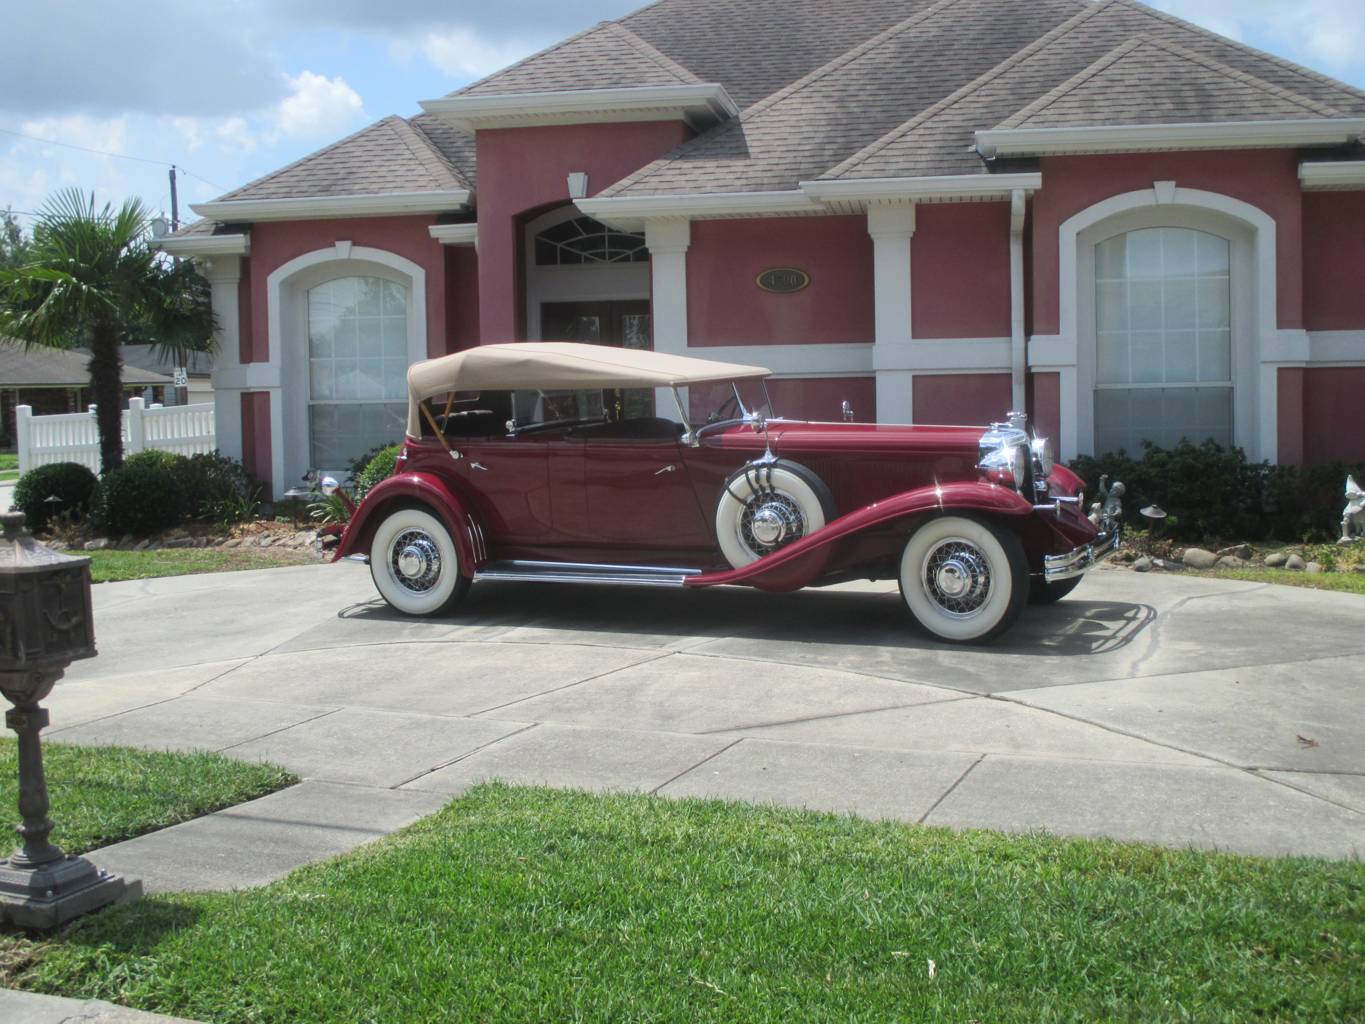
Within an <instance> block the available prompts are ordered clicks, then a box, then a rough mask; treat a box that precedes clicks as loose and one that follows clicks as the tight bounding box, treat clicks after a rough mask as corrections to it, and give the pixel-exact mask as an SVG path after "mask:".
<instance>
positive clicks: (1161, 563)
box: [1152, 558, 1186, 572]
mask: <svg viewBox="0 0 1365 1024" xmlns="http://www.w3.org/2000/svg"><path fill="white" fill-rule="evenodd" d="M1152 567H1153V568H1154V569H1160V570H1161V571H1162V572H1184V571H1185V568H1186V567H1185V566H1184V565H1182V564H1181V563H1179V562H1172V561H1171V560H1170V559H1168V558H1156V559H1153V560H1152Z"/></svg>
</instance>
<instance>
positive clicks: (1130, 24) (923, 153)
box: [824, 0, 1365, 178]
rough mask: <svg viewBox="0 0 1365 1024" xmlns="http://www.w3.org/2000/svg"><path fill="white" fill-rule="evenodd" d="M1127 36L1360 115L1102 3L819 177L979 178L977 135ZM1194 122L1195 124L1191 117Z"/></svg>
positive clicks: (1308, 80)
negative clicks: (1190, 53) (1187, 53)
mask: <svg viewBox="0 0 1365 1024" xmlns="http://www.w3.org/2000/svg"><path fill="white" fill-rule="evenodd" d="M1135 38H1138V39H1147V40H1150V41H1155V42H1159V43H1164V44H1166V47H1165V48H1164V49H1163V48H1154V49H1153V50H1152V51H1151V52H1152V53H1169V52H1170V49H1169V48H1170V47H1171V46H1175V47H1177V48H1184V49H1187V50H1190V51H1193V52H1194V53H1196V54H1198V55H1200V56H1201V57H1203V58H1205V59H1206V60H1210V61H1214V62H1217V63H1220V64H1222V65H1226V67H1227V68H1228V69H1232V70H1234V71H1237V72H1241V73H1243V74H1246V75H1249V76H1251V77H1252V78H1254V79H1256V80H1258V82H1259V83H1260V84H1262V85H1270V86H1275V87H1278V88H1280V89H1283V90H1285V91H1287V92H1289V93H1292V94H1295V95H1297V96H1301V97H1302V98H1303V99H1304V100H1308V101H1312V102H1314V103H1318V104H1321V105H1322V106H1324V107H1330V108H1332V109H1334V110H1337V111H1340V112H1342V113H1343V114H1360V113H1365V93H1361V92H1360V91H1359V90H1356V89H1352V88H1351V87H1350V86H1347V85H1345V84H1343V83H1341V82H1335V81H1333V80H1332V79H1330V78H1327V77H1325V76H1323V75H1319V74H1317V73H1316V72H1313V71H1309V70H1308V69H1307V68H1301V67H1298V66H1297V65H1295V64H1291V63H1289V62H1288V61H1284V60H1280V59H1279V58H1277V57H1272V56H1270V55H1269V54H1265V53H1262V52H1260V51H1259V50H1254V49H1252V48H1251V47H1248V46H1244V45H1242V44H1241V43H1236V42H1233V41H1232V40H1229V39H1224V38H1223V37H1222V36H1218V35H1214V34H1213V33H1211V32H1207V31H1205V30H1203V29H1200V28H1197V27H1196V26H1194V25H1191V24H1189V23H1188V22H1183V21H1180V20H1179V19H1177V18H1172V17H1170V16H1169V15H1165V14H1162V13H1160V12H1158V11H1154V10H1152V9H1151V8H1149V7H1146V6H1144V5H1142V4H1140V3H1137V2H1135V0H1104V2H1102V3H1099V4H1096V5H1095V6H1093V7H1089V8H1087V9H1086V10H1084V11H1082V12H1081V13H1080V14H1078V15H1076V16H1075V17H1074V18H1072V19H1071V20H1070V21H1067V22H1064V23H1063V24H1061V25H1059V26H1057V27H1056V28H1055V29H1053V30H1052V31H1051V32H1048V33H1047V34H1046V35H1044V36H1042V37H1041V38H1039V39H1038V40H1037V41H1036V42H1035V43H1033V44H1032V45H1030V46H1028V47H1026V48H1024V49H1023V50H1021V51H1019V53H1017V54H1015V55H1014V56H1012V57H1011V58H1009V59H1008V60H1006V61H1004V62H1003V63H1001V64H1000V65H999V66H997V67H995V68H993V69H991V70H990V71H988V72H987V73H986V74H984V75H982V76H981V77H980V78H978V79H977V80H976V81H974V82H972V83H971V84H969V85H967V86H965V87H964V88H962V89H960V90H958V92H956V93H955V94H953V95H952V96H950V97H948V98H947V99H945V100H943V101H941V102H940V103H938V104H936V105H935V106H933V107H931V108H929V109H928V110H926V111H924V112H923V113H921V114H919V115H917V116H915V117H914V118H911V119H910V120H909V121H907V122H906V123H905V124H903V125H901V126H900V127H899V128H897V129H895V130H894V131H892V132H889V133H888V134H887V135H885V136H883V137H882V138H880V139H878V140H876V141H875V142H873V143H872V144H871V145H869V146H868V147H866V148H865V149H864V150H862V151H861V152H860V153H857V154H855V155H854V156H852V157H850V158H849V159H848V160H845V161H844V162H843V163H841V164H839V165H838V166H836V167H834V168H832V169H831V170H830V171H829V172H828V173H827V174H826V175H824V177H826V178H879V177H916V176H923V175H938V174H973V173H983V172H986V171H987V170H988V167H987V166H986V165H985V164H984V163H983V161H982V160H981V159H980V157H978V156H977V155H976V153H975V151H974V148H973V133H974V132H975V131H976V130H978V129H983V128H989V127H991V126H993V125H997V124H999V123H1000V122H1001V121H1004V120H1006V119H1007V118H1009V117H1011V116H1012V115H1013V114H1014V113H1015V112H1016V111H1019V110H1020V109H1021V107H1025V106H1027V105H1028V102H1029V101H1031V100H1032V99H1036V98H1039V97H1042V96H1045V95H1047V94H1048V93H1049V92H1051V91H1052V90H1053V89H1054V88H1056V87H1057V86H1059V85H1062V84H1063V83H1066V82H1067V81H1068V80H1070V79H1072V78H1073V77H1077V76H1081V77H1083V73H1084V72H1085V71H1086V69H1088V68H1090V67H1091V66H1092V65H1094V64H1096V62H1097V61H1100V59H1101V58H1102V57H1104V56H1105V55H1106V54H1110V53H1112V52H1113V51H1114V50H1115V49H1116V48H1119V47H1121V46H1122V45H1123V44H1125V43H1127V42H1128V41H1129V40H1132V39H1135ZM1135 52H1136V51H1135ZM1203 71H1204V72H1206V73H1208V75H1209V78H1208V79H1207V82H1208V83H1210V84H1212V83H1219V82H1222V81H1224V80H1225V79H1226V75H1225V73H1220V74H1214V73H1213V72H1212V71H1210V69H1208V68H1207V67H1204V68H1203ZM1244 84H1248V83H1244ZM1221 87H1222V86H1221V85H1220V88H1221ZM1148 88H1154V86H1151V85H1149V86H1148ZM1255 96H1256V101H1255V102H1256V105H1257V106H1260V105H1263V104H1265V103H1266V102H1267V98H1266V97H1267V94H1266V93H1265V91H1264V90H1263V89H1261V90H1256V91H1255ZM1109 98H1110V100H1111V101H1112V102H1114V103H1115V104H1116V106H1114V107H1113V108H1110V109H1105V108H1099V109H1095V110H1093V111H1092V113H1091V117H1090V123H1091V124H1106V123H1109V118H1110V116H1111V115H1112V116H1123V115H1124V112H1125V107H1124V100H1123V97H1122V94H1121V91H1120V92H1119V93H1117V94H1115V93H1110V94H1109ZM1214 110H1215V111H1216V112H1217V113H1219V114H1220V115H1221V116H1220V118H1219V119H1227V116H1228V112H1229V111H1230V110H1231V108H1230V107H1217V106H1215V107H1214ZM1187 114H1188V116H1189V119H1190V120H1193V121H1203V120H1211V118H1209V117H1207V116H1205V115H1204V114H1202V113H1200V112H1198V111H1188V112H1187ZM1196 114H1197V115H1198V116H1194V115H1196ZM1296 116H1299V117H1302V116H1305V115H1304V114H1303V113H1299V114H1298V115H1296ZM1248 119H1250V118H1248ZM1120 123H1123V122H1120Z"/></svg>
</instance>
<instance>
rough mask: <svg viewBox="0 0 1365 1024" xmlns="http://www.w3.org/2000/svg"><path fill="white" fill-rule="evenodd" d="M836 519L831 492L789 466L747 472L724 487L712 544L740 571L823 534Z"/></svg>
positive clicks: (774, 464) (772, 464)
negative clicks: (826, 527)
mask: <svg viewBox="0 0 1365 1024" xmlns="http://www.w3.org/2000/svg"><path fill="white" fill-rule="evenodd" d="M833 517H834V502H833V500H832V499H831V498H830V495H829V489H828V488H827V487H826V486H825V485H824V483H823V482H822V481H821V480H820V478H819V477H817V476H816V475H815V474H814V473H812V472H811V471H810V470H808V469H806V468H805V467H804V466H798V465H796V464H795V463H790V462H782V461H778V462H768V463H761V464H757V465H749V466H745V467H744V468H743V469H742V470H740V471H739V472H738V473H736V474H734V476H732V477H730V479H729V480H727V481H726V482H725V489H724V490H723V491H721V493H720V502H719V503H718V504H717V506H716V542H717V543H718V544H719V545H720V550H721V553H722V554H724V555H725V558H726V560H727V561H728V562H729V563H730V564H731V565H732V566H734V567H735V568H736V569H739V568H741V567H743V566H746V565H748V564H749V563H751V562H756V561H758V560H759V559H760V558H762V557H763V556H764V555H768V554H771V553H772V552H774V551H777V550H778V549H780V548H783V547H786V546H787V545H788V544H790V543H792V542H793V541H796V540H800V539H801V538H802V537H805V536H808V535H810V534H812V533H814V532H815V531H816V530H820V529H823V528H824V526H825V523H826V522H827V521H828V520H830V519H832V518H833Z"/></svg>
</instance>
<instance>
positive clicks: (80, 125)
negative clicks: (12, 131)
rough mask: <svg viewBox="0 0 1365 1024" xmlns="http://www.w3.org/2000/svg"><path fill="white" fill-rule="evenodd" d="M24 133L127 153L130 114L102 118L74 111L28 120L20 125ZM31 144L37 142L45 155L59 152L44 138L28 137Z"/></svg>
mask: <svg viewBox="0 0 1365 1024" xmlns="http://www.w3.org/2000/svg"><path fill="white" fill-rule="evenodd" d="M19 131H20V132H21V133H22V134H24V135H29V136H33V137H34V138H38V139H45V140H49V141H52V142H62V143H66V144H68V145H72V146H84V147H85V148H86V149H98V150H102V151H103V152H105V153H126V152H127V146H128V118H127V117H114V118H99V117H86V116H84V115H81V114H73V115H70V116H67V117H43V118H36V119H34V120H32V121H25V122H23V124H21V125H20V126H19ZM25 141H26V142H27V143H28V145H29V146H36V147H39V148H40V151H41V152H43V153H44V154H45V155H49V154H52V153H55V152H56V150H57V148H58V147H54V146H47V147H44V146H43V145H42V143H40V142H32V141H30V140H25Z"/></svg>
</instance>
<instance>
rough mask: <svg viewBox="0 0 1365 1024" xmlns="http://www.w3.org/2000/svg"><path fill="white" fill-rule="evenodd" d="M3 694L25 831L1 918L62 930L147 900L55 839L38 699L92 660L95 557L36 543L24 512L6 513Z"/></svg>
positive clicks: (1, 571)
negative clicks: (14, 743)
mask: <svg viewBox="0 0 1365 1024" xmlns="http://www.w3.org/2000/svg"><path fill="white" fill-rule="evenodd" d="M0 525H3V527H4V535H3V537H0V693H3V694H4V696H5V699H6V700H8V701H9V702H10V703H11V704H13V705H14V707H13V708H11V709H10V710H9V711H7V712H5V724H6V725H7V726H9V727H10V728H11V729H13V730H14V732H15V733H16V734H17V735H18V737H19V813H20V814H21V815H22V816H23V824H22V825H20V826H19V827H18V828H17V830H16V831H18V833H19V836H20V838H21V839H22V841H23V842H22V845H21V846H20V847H19V849H17V850H15V851H14V853H13V854H12V855H11V856H10V858H9V859H8V860H5V861H0V921H4V922H8V923H10V924H14V925H18V926H19V927H21V928H38V929H46V928H55V927H56V926H57V925H59V924H62V923H63V922H64V921H69V920H71V919H72V918H73V917H79V916H80V915H81V914H85V913H88V912H89V911H92V910H98V909H99V908H100V907H103V906H107V905H108V904H110V903H113V902H115V901H116V900H120V899H124V898H125V897H128V896H133V897H136V896H137V895H138V894H140V892H141V889H142V886H141V883H139V882H137V881H134V882H132V883H127V882H125V881H124V880H123V878H121V877H119V876H118V875H111V874H109V873H107V872H104V871H101V870H99V869H98V868H96V867H95V865H93V864H91V863H90V862H89V861H88V860H86V859H85V858H84V857H72V856H68V855H67V854H65V853H63V852H62V850H61V849H60V848H59V847H57V846H55V845H54V844H53V843H52V842H51V841H50V840H49V839H48V835H49V833H51V831H52V822H51V821H50V820H49V819H48V816H47V811H48V799H47V782H46V781H45V780H44V778H43V750H42V745H41V741H40V739H39V737H38V733H39V731H40V730H42V729H43V728H44V727H46V725H47V724H48V715H47V709H46V708H41V707H39V706H38V702H39V701H40V700H42V699H43V698H44V697H46V696H47V695H48V694H49V693H51V692H52V687H53V686H54V685H55V684H56V682H57V680H58V679H60V678H61V676H62V673H63V672H65V671H66V666H67V665H69V664H70V663H71V662H73V661H75V660H77V659H79V658H93V657H94V656H95V628H94V622H93V620H92V618H91V614H90V559H88V558H75V557H72V556H71V555H64V554H61V553H60V552H57V551H53V550H52V549H50V548H48V547H45V546H44V545H42V544H39V543H38V542H37V541H36V540H34V539H33V538H32V537H31V536H29V534H28V533H26V532H25V530H24V516H23V513H10V514H6V515H0Z"/></svg>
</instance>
